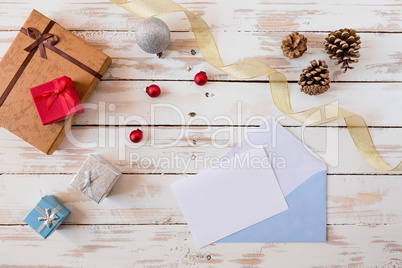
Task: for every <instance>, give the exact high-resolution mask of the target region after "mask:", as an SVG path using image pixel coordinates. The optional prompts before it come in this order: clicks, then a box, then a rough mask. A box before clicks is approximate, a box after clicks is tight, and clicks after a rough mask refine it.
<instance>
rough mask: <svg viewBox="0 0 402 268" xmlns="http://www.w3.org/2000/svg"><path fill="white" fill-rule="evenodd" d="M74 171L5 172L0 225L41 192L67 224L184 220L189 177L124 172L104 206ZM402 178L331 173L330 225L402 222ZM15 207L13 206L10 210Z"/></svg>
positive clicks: (16, 219)
mask: <svg viewBox="0 0 402 268" xmlns="http://www.w3.org/2000/svg"><path fill="white" fill-rule="evenodd" d="M72 177H73V175H3V176H0V204H2V206H1V207H0V225H2V224H21V223H23V222H22V219H23V218H24V217H25V215H26V214H27V213H28V212H29V211H30V210H31V209H32V207H33V205H34V204H36V203H37V202H38V201H39V199H40V198H41V196H43V195H48V194H53V195H54V196H55V197H56V198H57V199H58V200H60V201H61V202H62V203H63V204H64V205H66V206H67V208H68V209H70V210H71V215H70V216H69V217H68V218H67V219H66V221H65V222H64V223H65V224H117V225H118V224H151V225H171V224H185V223H186V221H185V219H184V218H183V215H182V213H181V211H180V208H179V207H178V205H177V203H176V200H175V199H174V197H173V194H172V192H171V190H170V185H171V184H172V183H175V182H177V181H180V180H182V179H185V178H186V177H188V176H185V175H123V177H122V178H121V179H120V180H119V181H118V182H117V184H116V185H115V186H114V188H113V190H112V192H111V193H110V195H109V196H108V197H107V198H106V199H104V200H103V201H102V203H101V204H100V205H98V204H97V203H95V202H94V201H92V200H91V199H89V198H88V197H87V196H85V195H83V194H81V193H80V192H79V191H77V190H76V189H74V188H73V187H71V186H70V185H69V183H70V181H71V179H72ZM401 188H402V177H401V176H350V175H330V176H328V204H327V207H328V218H327V221H328V224H330V225H333V224H370V225H382V224H387V225H393V224H399V225H401V224H402V207H401V206H400V204H401V203H402V195H401V194H400V190H399V189H401ZM10 207H12V208H13V209H12V210H10V209H9V208H10Z"/></svg>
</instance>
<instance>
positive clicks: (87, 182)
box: [78, 166, 100, 198]
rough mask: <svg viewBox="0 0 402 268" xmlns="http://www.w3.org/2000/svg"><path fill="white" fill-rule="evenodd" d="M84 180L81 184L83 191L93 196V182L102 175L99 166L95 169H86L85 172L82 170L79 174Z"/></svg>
mask: <svg viewBox="0 0 402 268" xmlns="http://www.w3.org/2000/svg"><path fill="white" fill-rule="evenodd" d="M78 176H79V177H80V179H81V180H82V182H81V183H80V184H79V188H80V190H81V191H82V192H84V190H85V191H86V194H87V195H88V196H89V197H91V198H92V197H93V192H92V187H93V184H92V183H93V182H94V181H95V180H96V179H97V178H99V177H100V171H99V166H97V167H96V168H94V169H93V170H85V171H84V172H80V173H79V174H78Z"/></svg>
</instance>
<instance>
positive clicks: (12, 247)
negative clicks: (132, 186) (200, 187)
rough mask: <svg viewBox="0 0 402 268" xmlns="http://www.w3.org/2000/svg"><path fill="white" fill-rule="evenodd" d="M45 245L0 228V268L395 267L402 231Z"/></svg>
mask: <svg viewBox="0 0 402 268" xmlns="http://www.w3.org/2000/svg"><path fill="white" fill-rule="evenodd" d="M59 229H60V230H58V231H56V232H55V233H54V234H53V235H52V236H51V237H50V238H48V239H47V240H46V241H43V238H41V237H40V236H38V234H37V233H35V232H34V231H33V230H32V229H30V228H29V227H27V226H1V227H0V245H1V248H2V250H1V251H0V264H3V265H5V266H10V265H27V266H30V267H44V266H49V265H50V266H63V267H77V266H79V267H98V266H99V267H100V266H102V267H104V266H106V267H134V266H137V265H138V266H141V267H143V266H153V267H154V266H158V267H182V266H191V265H197V267H211V266H218V265H219V266H224V267H244V266H248V267H250V266H253V267H271V266H272V267H285V266H286V267H311V266H312V265H314V267H329V266H331V267H346V266H351V267H400V266H402V259H401V251H402V245H401V240H400V237H401V225H379V226H358V225H353V226H348V225H335V226H329V227H328V242H327V243H248V244H212V245H211V246H207V247H205V248H203V249H196V248H195V244H194V242H193V239H192V238H191V234H190V233H189V231H188V228H187V226H183V225H170V226H158V225H155V226H149V225H140V226H121V225H120V226H110V225H101V226H91V225H90V226H74V225H72V226H66V225H64V226H61V227H60V228H59Z"/></svg>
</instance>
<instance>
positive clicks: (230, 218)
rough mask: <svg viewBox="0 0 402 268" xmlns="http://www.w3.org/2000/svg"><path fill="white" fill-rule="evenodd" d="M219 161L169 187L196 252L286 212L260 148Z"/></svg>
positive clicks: (277, 185) (282, 199)
mask: <svg viewBox="0 0 402 268" xmlns="http://www.w3.org/2000/svg"><path fill="white" fill-rule="evenodd" d="M247 158H248V160H247ZM245 159H246V160H245ZM221 161H222V162H221V164H220V165H219V167H215V168H210V169H208V170H207V171H204V172H201V173H199V174H198V175H196V176H193V177H189V178H187V179H185V180H182V181H180V182H177V183H175V184H173V185H172V190H173V193H174V195H175V197H176V199H177V201H178V203H179V205H180V208H181V209H182V211H183V214H184V217H185V218H186V221H187V223H188V225H189V228H190V231H191V233H192V235H193V237H194V240H195V243H196V245H197V246H198V247H199V248H201V247H204V246H206V245H208V244H210V243H213V242H215V241H217V240H219V239H221V238H224V237H226V236H228V235H230V234H233V233H235V232H237V231H240V230H242V229H244V228H247V227H249V226H251V225H253V224H255V223H258V222H260V221H262V220H265V219H267V218H269V217H272V216H274V215H276V214H279V213H281V212H283V211H285V210H287V209H288V205H287V203H286V200H285V198H284V196H283V194H282V191H281V189H280V187H279V184H278V181H277V180H276V177H275V175H274V173H273V171H272V169H271V167H268V166H269V161H270V160H269V159H268V157H267V154H266V153H265V150H264V149H263V148H254V149H250V150H248V151H247V152H244V153H241V154H235V155H233V156H232V158H231V159H230V161H225V162H223V160H221ZM228 162H229V163H228ZM242 163H246V164H244V165H243V166H242Z"/></svg>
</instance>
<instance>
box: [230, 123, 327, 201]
mask: <svg viewBox="0 0 402 268" xmlns="http://www.w3.org/2000/svg"><path fill="white" fill-rule="evenodd" d="M238 147H239V148H234V149H232V150H230V151H229V152H228V153H227V154H226V155H225V157H232V155H234V154H237V153H244V152H246V151H248V150H250V149H252V148H255V147H264V149H265V151H266V153H267V155H268V157H269V158H270V159H271V163H272V167H273V170H274V173H275V175H276V177H277V179H278V182H279V185H280V186H281V189H282V192H283V194H284V195H285V196H287V195H288V194H290V193H291V192H292V191H293V190H294V189H296V188H297V187H298V186H299V185H301V184H302V183H303V182H304V181H306V180H307V179H308V178H309V177H311V176H312V175H314V174H315V173H317V172H319V171H322V170H327V167H326V165H325V163H324V161H322V160H321V159H320V158H319V157H318V156H317V155H316V154H315V153H313V152H312V151H311V150H310V149H309V148H308V147H307V146H305V145H304V144H303V143H302V142H301V141H300V140H299V139H297V138H296V137H295V136H293V135H292V134H291V133H290V132H289V131H287V130H286V129H285V128H284V127H282V126H281V125H280V124H279V123H278V122H276V121H275V120H274V119H269V120H268V121H267V123H266V124H263V125H261V126H260V127H259V128H258V129H256V130H255V131H253V132H250V133H249V135H248V136H247V137H245V139H244V140H243V141H242V142H241V144H239V146H238Z"/></svg>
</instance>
